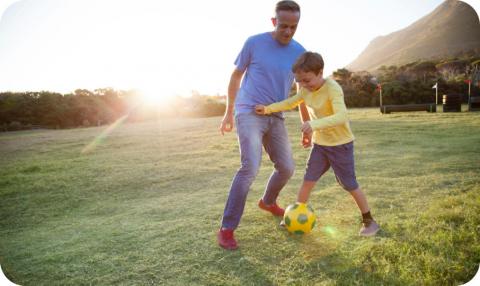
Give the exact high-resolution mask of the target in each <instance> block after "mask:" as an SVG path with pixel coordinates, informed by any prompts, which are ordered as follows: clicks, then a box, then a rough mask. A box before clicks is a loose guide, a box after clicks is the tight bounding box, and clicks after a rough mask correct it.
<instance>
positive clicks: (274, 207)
mask: <svg viewBox="0 0 480 286" xmlns="http://www.w3.org/2000/svg"><path fill="white" fill-rule="evenodd" d="M258 207H259V208H261V209H262V210H266V211H268V212H271V213H272V214H273V215H274V216H282V217H283V215H284V214H285V210H284V209H282V208H281V207H279V206H278V205H277V203H276V202H275V203H273V204H272V205H269V206H267V205H266V204H265V203H264V202H263V199H260V200H259V201H258Z"/></svg>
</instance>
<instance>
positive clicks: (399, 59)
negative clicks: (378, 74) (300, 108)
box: [346, 0, 480, 71]
mask: <svg viewBox="0 0 480 286" xmlns="http://www.w3.org/2000/svg"><path fill="white" fill-rule="evenodd" d="M467 52H473V53H475V54H477V55H480V23H479V17H478V15H477V13H476V12H475V10H474V9H473V8H472V7H471V6H470V5H468V4H466V3H464V2H462V1H458V0H446V1H445V2H443V3H442V4H440V5H439V6H438V7H437V8H436V9H435V10H434V11H433V12H431V13H430V14H428V15H426V16H424V17H423V18H421V19H419V20H417V21H416V22H414V23H413V24H411V25H410V26H408V27H406V28H405V29H402V30H399V31H396V32H393V33H391V34H389V35H386V36H380V37H377V38H375V39H374V40H373V41H371V42H370V44H369V45H368V46H367V48H366V49H365V50H364V51H363V52H362V53H361V54H360V55H359V56H358V57H357V59H355V60H354V61H353V62H352V63H350V64H349V65H347V67H346V68H347V69H349V70H352V71H360V70H367V71H373V70H375V69H377V68H379V67H380V66H382V65H386V66H389V65H397V66H398V65H403V64H406V63H409V62H413V61H416V60H420V59H421V60H428V59H431V60H433V59H440V58H448V57H454V56H458V55H460V54H462V53H467Z"/></svg>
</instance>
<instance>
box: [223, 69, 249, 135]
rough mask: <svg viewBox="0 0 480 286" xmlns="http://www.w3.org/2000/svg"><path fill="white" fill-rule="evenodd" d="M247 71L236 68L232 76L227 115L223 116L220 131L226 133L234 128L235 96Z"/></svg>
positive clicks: (229, 86) (226, 107)
mask: <svg viewBox="0 0 480 286" xmlns="http://www.w3.org/2000/svg"><path fill="white" fill-rule="evenodd" d="M244 72H245V71H241V70H238V69H234V70H233V72H232V75H231V76H230V82H229V84H228V96H227V103H226V106H225V115H224V116H223V120H222V123H221V124H220V132H222V135H224V132H230V131H232V129H233V107H234V105H235V98H236V96H237V92H238V89H239V88H240V83H241V82H242V77H243V74H244Z"/></svg>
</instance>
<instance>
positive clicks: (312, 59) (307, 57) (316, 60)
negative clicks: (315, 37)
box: [292, 52, 324, 75]
mask: <svg viewBox="0 0 480 286" xmlns="http://www.w3.org/2000/svg"><path fill="white" fill-rule="evenodd" d="M323 65H324V64H323V58H322V56H321V55H320V54H319V53H315V52H305V53H303V54H302V55H300V57H298V59H297V60H296V61H295V63H294V64H293V67H292V72H293V73H296V72H298V71H303V72H313V73H315V74H316V75H318V73H319V72H320V71H321V70H323Z"/></svg>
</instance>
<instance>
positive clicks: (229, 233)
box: [217, 228, 238, 250]
mask: <svg viewBox="0 0 480 286" xmlns="http://www.w3.org/2000/svg"><path fill="white" fill-rule="evenodd" d="M217 239H218V244H219V245H220V246H221V247H223V248H225V249H228V250H234V249H237V248H238V245H237V241H236V240H235V237H233V229H222V228H220V230H219V231H218V234H217Z"/></svg>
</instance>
